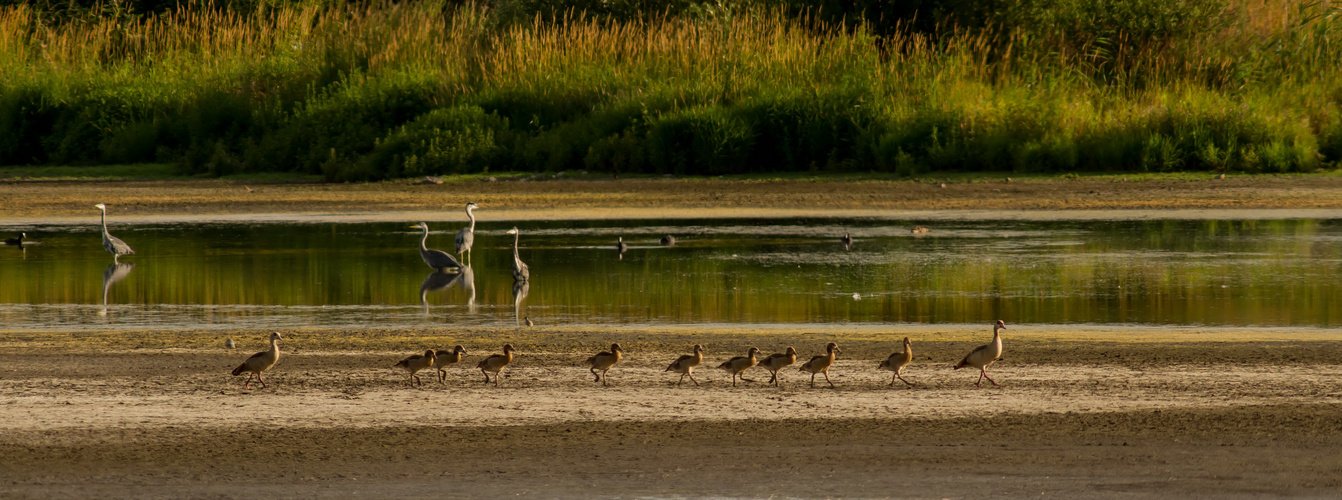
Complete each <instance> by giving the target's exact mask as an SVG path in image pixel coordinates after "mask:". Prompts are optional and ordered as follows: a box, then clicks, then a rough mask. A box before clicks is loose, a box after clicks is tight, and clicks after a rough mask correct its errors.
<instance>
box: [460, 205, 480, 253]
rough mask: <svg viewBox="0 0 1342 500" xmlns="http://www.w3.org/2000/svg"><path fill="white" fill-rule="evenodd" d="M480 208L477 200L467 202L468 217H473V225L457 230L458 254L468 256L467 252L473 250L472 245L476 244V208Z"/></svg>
mask: <svg viewBox="0 0 1342 500" xmlns="http://www.w3.org/2000/svg"><path fill="white" fill-rule="evenodd" d="M477 208H480V207H479V206H478V205H476V204H475V202H470V203H467V204H466V217H468V218H470V219H471V225H469V226H466V227H464V228H462V229H461V230H460V231H457V256H458V257H461V258H462V259H465V258H466V252H469V251H471V245H473V244H475V209H477Z"/></svg>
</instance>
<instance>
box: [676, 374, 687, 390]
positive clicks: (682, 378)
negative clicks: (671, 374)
mask: <svg viewBox="0 0 1342 500" xmlns="http://www.w3.org/2000/svg"><path fill="white" fill-rule="evenodd" d="M684 381H685V374H683V373H682V374H680V380H677V381H676V387H680V383H681V382H684Z"/></svg>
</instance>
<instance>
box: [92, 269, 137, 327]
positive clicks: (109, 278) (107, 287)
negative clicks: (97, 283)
mask: <svg viewBox="0 0 1342 500" xmlns="http://www.w3.org/2000/svg"><path fill="white" fill-rule="evenodd" d="M132 269H135V264H133V263H130V262H120V263H113V264H108V265H107V269H104V270H103V307H102V309H100V310H99V311H98V315H99V316H106V315H107V294H108V292H110V291H111V290H112V285H113V284H115V283H116V282H118V281H121V280H122V279H124V278H125V277H126V276H129V275H130V272H131V270H132Z"/></svg>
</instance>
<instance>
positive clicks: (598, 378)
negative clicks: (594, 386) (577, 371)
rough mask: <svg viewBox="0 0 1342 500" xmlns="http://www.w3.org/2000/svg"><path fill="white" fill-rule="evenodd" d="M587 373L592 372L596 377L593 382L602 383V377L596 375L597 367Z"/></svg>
mask: <svg viewBox="0 0 1342 500" xmlns="http://www.w3.org/2000/svg"><path fill="white" fill-rule="evenodd" d="M587 371H589V372H592V376H594V377H596V378H595V379H593V380H592V381H593V382H600V381H601V376H600V375H597V374H596V368H595V367H593V368H588V369H587Z"/></svg>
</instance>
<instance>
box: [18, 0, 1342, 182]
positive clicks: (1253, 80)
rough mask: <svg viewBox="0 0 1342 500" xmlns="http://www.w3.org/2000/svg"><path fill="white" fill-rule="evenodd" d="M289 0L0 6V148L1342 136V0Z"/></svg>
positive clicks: (756, 161)
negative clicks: (591, 2) (71, 12)
mask: <svg viewBox="0 0 1342 500" xmlns="http://www.w3.org/2000/svg"><path fill="white" fill-rule="evenodd" d="M764 4H770V5H773V4H771V3H768V2H764V3H759V4H753V5H757V6H758V5H764ZM858 4H862V5H865V4H863V3H862V2H858ZM280 5H281V6H279V7H274V8H260V9H256V10H247V11H230V10H227V9H216V10H192V9H183V10H179V11H176V12H169V13H164V14H160V15H151V16H146V17H143V18H133V17H111V18H109V17H101V18H100V17H94V18H92V19H82V18H81V19H77V20H68V21H63V22H48V21H47V20H46V18H44V17H42V16H41V15H40V13H38V12H37V11H34V10H31V9H27V8H25V7H21V6H20V7H6V8H0V164H8V165H15V164H39V165H51V164H55V165H62V164H81V165H83V164H129V163H172V164H175V165H179V166H181V167H182V168H183V170H184V171H187V172H190V173H193V174H198V175H205V176H223V177H231V176H238V175H257V174H259V173H266V172H277V173H288V174H292V175H297V176H320V177H321V178H323V179H326V180H331V181H349V180H376V179H386V178H401V177H411V178H413V177H418V176H423V175H467V174H480V175H498V173H499V172H515V171H540V172H558V171H576V170H584V169H585V170H588V171H591V172H595V173H601V174H605V175H611V174H616V173H619V174H621V175H661V174H667V173H670V174H675V175H681V176H683V175H703V176H713V175H762V176H769V175H776V174H778V173H781V172H791V173H804V174H837V173H845V172H849V173H853V172H879V173H884V174H893V175H897V176H903V177H925V176H929V175H934V176H935V175H948V174H951V173H955V172H985V171H986V172H995V173H998V175H1007V174H1013V175H1021V174H1026V173H1035V172H1053V173H1056V172H1074V173H1078V172H1116V171H1118V172H1132V173H1141V172H1174V171H1203V172H1256V173H1283V172H1313V171H1316V170H1319V169H1335V168H1337V167H1338V166H1339V161H1340V160H1342V6H1339V5H1337V4H1333V3H1304V2H1299V1H1297V0H1232V1H1230V2H1221V1H1214V0H1170V1H1164V0H1160V1H1157V0H1113V1H1103V2H1101V1H1100V0H1049V1H1045V0H1031V1H1022V2H1018V3H1015V4H1013V5H1014V6H1008V7H1003V9H1002V10H1001V11H997V12H988V13H980V12H969V11H966V12H964V13H962V14H964V15H961V16H959V17H958V18H963V19H967V20H971V19H972V20H973V22H967V23H966V24H965V25H954V24H947V25H944V26H940V27H933V28H927V27H921V28H920V27H917V26H916V23H915V24H909V25H907V26H906V25H901V24H900V21H898V19H896V21H893V22H892V21H888V20H884V21H880V22H876V21H875V18H872V19H873V21H872V22H870V23H862V22H852V20H851V19H848V20H847V21H848V22H846V23H844V24H838V23H835V24H829V23H826V22H823V21H820V20H817V18H816V17H812V16H811V15H810V14H806V13H804V12H803V13H801V14H798V12H801V11H799V10H798V9H768V8H762V7H754V8H748V7H742V8H737V9H734V10H722V11H714V12H715V13H714V14H713V15H706V14H703V13H702V12H701V11H698V10H694V9H689V10H686V11H685V12H686V14H685V15H680V16H671V17H656V16H634V15H624V16H623V17H607V18H594V17H585V16H583V15H582V14H580V13H574V14H571V15H569V16H568V17H563V16H561V17H559V18H557V19H551V20H549V21H545V22H539V21H538V22H534V23H531V22H516V19H513V20H512V21H507V20H506V19H502V17H503V16H504V15H505V14H503V13H500V9H490V10H486V9H480V8H475V7H472V6H465V7H459V8H458V7H448V6H446V5H445V4H440V3H436V2H432V1H427V2H406V3H401V4H396V5H392V4H373V5H372V6H361V7H343V6H336V7H330V6H327V7H322V6H320V5H318V6H308V5H307V4H295V5H292V6H291V5H289V4H280ZM621 5H623V4H621ZM744 5H747V6H748V5H752V4H744ZM873 5H875V4H873ZM938 5H942V7H943V8H946V9H952V7H954V6H955V5H959V4H955V3H953V2H947V3H944V4H938ZM693 12H700V13H699V14H693V15H691V14H692V13H693ZM955 13H956V12H954V11H953V9H952V12H942V13H941V14H939V15H944V16H946V19H956V18H957V16H956V15H954V14H955ZM970 14H973V15H972V16H971V15H970ZM882 19H884V18H882ZM910 19H911V18H910Z"/></svg>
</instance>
